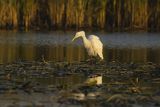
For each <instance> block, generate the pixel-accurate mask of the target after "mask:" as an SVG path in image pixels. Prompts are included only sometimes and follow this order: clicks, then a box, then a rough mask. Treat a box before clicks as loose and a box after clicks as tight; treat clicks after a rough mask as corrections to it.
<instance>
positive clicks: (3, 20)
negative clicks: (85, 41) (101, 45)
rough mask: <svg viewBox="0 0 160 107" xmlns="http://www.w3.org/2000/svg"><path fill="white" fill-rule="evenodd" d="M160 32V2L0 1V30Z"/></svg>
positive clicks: (102, 0) (116, 0)
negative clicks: (86, 29) (88, 29)
mask: <svg viewBox="0 0 160 107" xmlns="http://www.w3.org/2000/svg"><path fill="white" fill-rule="evenodd" d="M73 28H74V29H75V28H76V29H80V28H90V29H91V28H92V29H93V28H94V29H103V30H107V31H135V30H144V31H160V1H159V0H0V29H16V30H30V29H34V30H40V29H50V30H53V29H73Z"/></svg>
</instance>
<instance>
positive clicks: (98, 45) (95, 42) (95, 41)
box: [88, 35, 103, 59]
mask: <svg viewBox="0 0 160 107" xmlns="http://www.w3.org/2000/svg"><path fill="white" fill-rule="evenodd" d="M88 40H89V41H90V42H91V44H92V48H93V50H94V52H95V55H97V54H98V55H99V57H100V58H101V59H103V44H102V42H101V41H100V39H99V37H97V36H95V35H90V36H89V38H88Z"/></svg>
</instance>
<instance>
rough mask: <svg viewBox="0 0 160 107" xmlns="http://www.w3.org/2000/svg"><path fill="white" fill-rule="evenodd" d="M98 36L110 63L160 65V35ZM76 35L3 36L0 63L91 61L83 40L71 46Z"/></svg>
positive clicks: (29, 33)
mask: <svg viewBox="0 0 160 107" xmlns="http://www.w3.org/2000/svg"><path fill="white" fill-rule="evenodd" d="M90 34H95V35H98V36H99V37H100V39H101V41H102V42H103V44H104V51H103V54H104V58H105V60H106V61H107V62H110V61H118V62H142V63H143V62H154V63H159V62H160V36H159V33H106V32H87V33H86V35H90ZM74 35H75V32H73V31H72V32H71V31H70V32H69V31H68V32H63V31H56V32H2V31H1V32H0V63H7V62H13V61H17V60H30V61H33V60H41V59H42V58H44V59H45V60H46V61H68V62H73V61H82V60H86V59H88V55H87V53H86V50H85V49H84V47H83V43H82V40H81V39H77V40H76V41H74V42H71V39H72V38H73V37H74Z"/></svg>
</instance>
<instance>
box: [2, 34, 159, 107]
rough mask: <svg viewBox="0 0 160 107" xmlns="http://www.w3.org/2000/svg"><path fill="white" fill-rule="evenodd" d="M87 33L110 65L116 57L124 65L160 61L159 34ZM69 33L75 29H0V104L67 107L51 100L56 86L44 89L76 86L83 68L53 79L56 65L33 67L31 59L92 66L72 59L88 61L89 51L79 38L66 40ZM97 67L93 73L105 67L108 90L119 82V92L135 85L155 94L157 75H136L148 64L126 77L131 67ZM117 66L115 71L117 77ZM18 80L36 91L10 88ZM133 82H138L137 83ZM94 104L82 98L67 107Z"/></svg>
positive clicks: (64, 88) (20, 106) (63, 88)
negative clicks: (95, 39)
mask: <svg viewBox="0 0 160 107" xmlns="http://www.w3.org/2000/svg"><path fill="white" fill-rule="evenodd" d="M86 34H87V35H90V34H95V35H97V36H99V37H100V39H101V41H102V42H103V45H104V51H103V54H104V58H105V61H106V62H111V63H112V61H116V62H121V63H128V62H136V63H145V62H153V63H158V64H159V63H160V34H158V33H107V32H87V33H86ZM74 35H75V31H67V32H63V31H56V32H5V31H1V32H0V67H1V68H0V70H1V72H0V73H1V74H0V92H1V93H0V107H1V106H3V107H24V106H25V105H26V106H25V107H60V106H61V107H66V105H64V106H62V105H59V104H58V103H57V102H56V99H58V98H59V93H60V92H61V90H58V92H56V91H55V92H53V93H50V92H51V91H49V89H50V88H51V89H52V88H54V87H55V86H61V88H62V91H64V90H65V91H66V90H68V89H70V88H74V87H76V86H77V84H83V83H84V81H85V80H86V79H87V78H88V77H86V76H84V75H83V73H82V72H78V73H77V74H76V73H75V74H73V75H69V76H64V77H63V76H62V77H56V76H53V74H52V72H53V71H54V69H55V67H52V66H48V65H46V66H42V65H41V64H40V65H37V66H35V65H34V64H35V63H34V62H36V61H37V62H38V61H42V60H45V61H48V62H49V63H50V62H51V63H53V64H54V62H55V63H59V62H58V61H62V62H60V63H63V62H64V61H65V62H75V65H73V66H72V67H73V70H75V69H74V68H77V67H79V68H80V67H81V69H86V67H87V69H90V68H93V66H91V65H87V66H86V64H84V65H83V64H82V65H79V64H78V65H76V63H79V61H84V60H86V59H88V55H87V52H86V50H85V49H84V47H83V43H82V40H81V39H77V40H76V41H75V42H73V43H72V42H71V40H72V38H73V37H74ZM21 61H22V62H23V61H24V63H21ZM25 61H26V62H25ZM16 62H18V63H16ZM32 62H33V63H32ZM23 64H24V65H23ZM124 65H125V64H124ZM101 66H103V65H101ZM101 66H98V67H99V68H97V66H95V67H94V69H93V70H97V72H98V70H100V71H101V72H103V71H106V73H108V74H106V75H103V84H104V86H106V87H107V88H110V89H111V90H113V91H114V89H115V90H116V89H117V88H118V87H120V89H121V86H122V87H125V89H124V88H122V90H119V88H118V89H117V90H118V91H119V92H121V93H123V92H124V91H125V90H126V91H127V90H128V89H130V87H131V89H132V87H133V89H134V87H137V86H139V85H140V87H142V88H143V87H144V88H145V90H144V91H143V92H144V93H148V92H149V94H150V93H151V94H153V92H156V91H157V93H158V92H159V86H160V85H159V80H160V79H159V78H158V76H157V77H155V78H154V77H153V78H151V77H150V76H149V74H147V72H142V73H143V76H142V77H141V76H139V75H140V74H139V73H141V71H148V69H147V67H149V70H150V65H146V66H143V67H140V68H142V69H139V68H137V69H135V72H133V73H135V74H136V71H138V72H137V74H136V75H135V76H133V77H132V78H131V77H130V75H127V76H126V75H125V74H127V72H129V71H130V70H127V71H126V72H123V71H125V69H124V68H123V67H120V68H119V66H115V67H116V68H117V69H115V70H114V69H110V68H109V66H108V67H107V68H105V69H102V68H101ZM11 68H14V69H11ZM111 68H112V67H111ZM113 68H114V67H113ZM145 68H146V69H145ZM151 68H154V67H151ZM47 69H48V71H47ZM50 69H51V71H50ZM77 70H78V69H77ZM112 70H113V72H112ZM117 70H118V72H117V73H118V74H117V75H116V71H117ZM158 70H159V69H157V71H158ZM59 71H60V72H61V71H65V70H64V69H59ZM59 71H58V72H59ZM131 71H134V70H131ZM131 71H130V72H131ZM121 72H122V75H119V73H121ZM158 72H159V71H158ZM30 73H31V74H30ZM39 73H42V74H39ZM45 73H46V74H47V73H48V74H49V75H48V76H43V75H44V74H45ZM145 73H146V74H147V76H148V77H147V76H146V75H145ZM8 74H9V76H8ZM16 74H17V75H16ZM35 74H36V75H35ZM15 75H16V76H15ZM26 75H29V76H26ZM125 76H126V77H125ZM148 78H149V79H148ZM8 79H10V80H8ZM137 79H138V80H137ZM139 80H140V82H139ZM148 80H149V81H148ZM15 81H18V83H16V82H15ZM19 81H20V83H22V86H23V85H24V84H26V83H27V82H28V81H30V82H31V85H32V84H33V86H34V87H31V89H30V90H32V88H35V89H36V91H37V90H38V92H31V93H29V94H28V93H27V92H24V91H23V90H25V87H24V89H20V90H17V88H15V86H16V87H17V84H18V86H19V84H20V83H19ZM134 81H138V82H137V83H136V82H134ZM37 83H38V85H37ZM113 83H115V84H113ZM117 83H118V84H117ZM120 83H123V84H120ZM135 83H136V84H135ZM128 84H129V85H128ZM20 85H21V84H20ZM134 85H136V86H134ZM8 87H10V88H8ZM126 87H128V88H126ZM146 87H149V88H146ZM6 89H8V90H6ZM45 89H46V90H45ZM43 90H44V92H43ZM146 90H147V91H146ZM148 90H149V91H148ZM39 91H42V92H39ZM48 91H49V92H48ZM59 91H60V92H59ZM57 93H58V94H57ZM108 94H110V92H107V93H106V95H108ZM140 94H141V93H140ZM62 95H63V94H62ZM129 95H130V94H129ZM136 97H137V96H136ZM142 97H143V96H142ZM157 97H158V98H159V99H160V97H159V96H158V94H157V96H156V98H155V99H158V98H157ZM131 98H132V97H131ZM87 101H88V100H87ZM96 103H98V102H93V101H91V102H85V103H84V104H83V105H82V106H80V105H72V107H98V106H97V105H95V104H96ZM43 105H46V106H43ZM146 105H147V104H146ZM70 106H71V105H69V107H70ZM104 106H105V105H104ZM149 106H150V105H149ZM134 107H140V106H139V105H134ZM150 107H152V106H150Z"/></svg>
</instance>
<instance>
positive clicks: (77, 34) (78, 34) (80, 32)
mask: <svg viewBox="0 0 160 107" xmlns="http://www.w3.org/2000/svg"><path fill="white" fill-rule="evenodd" d="M82 36H85V32H84V31H79V32H77V33H76V35H75V36H74V38H73V39H72V42H73V41H74V40H75V39H76V38H79V37H82Z"/></svg>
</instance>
